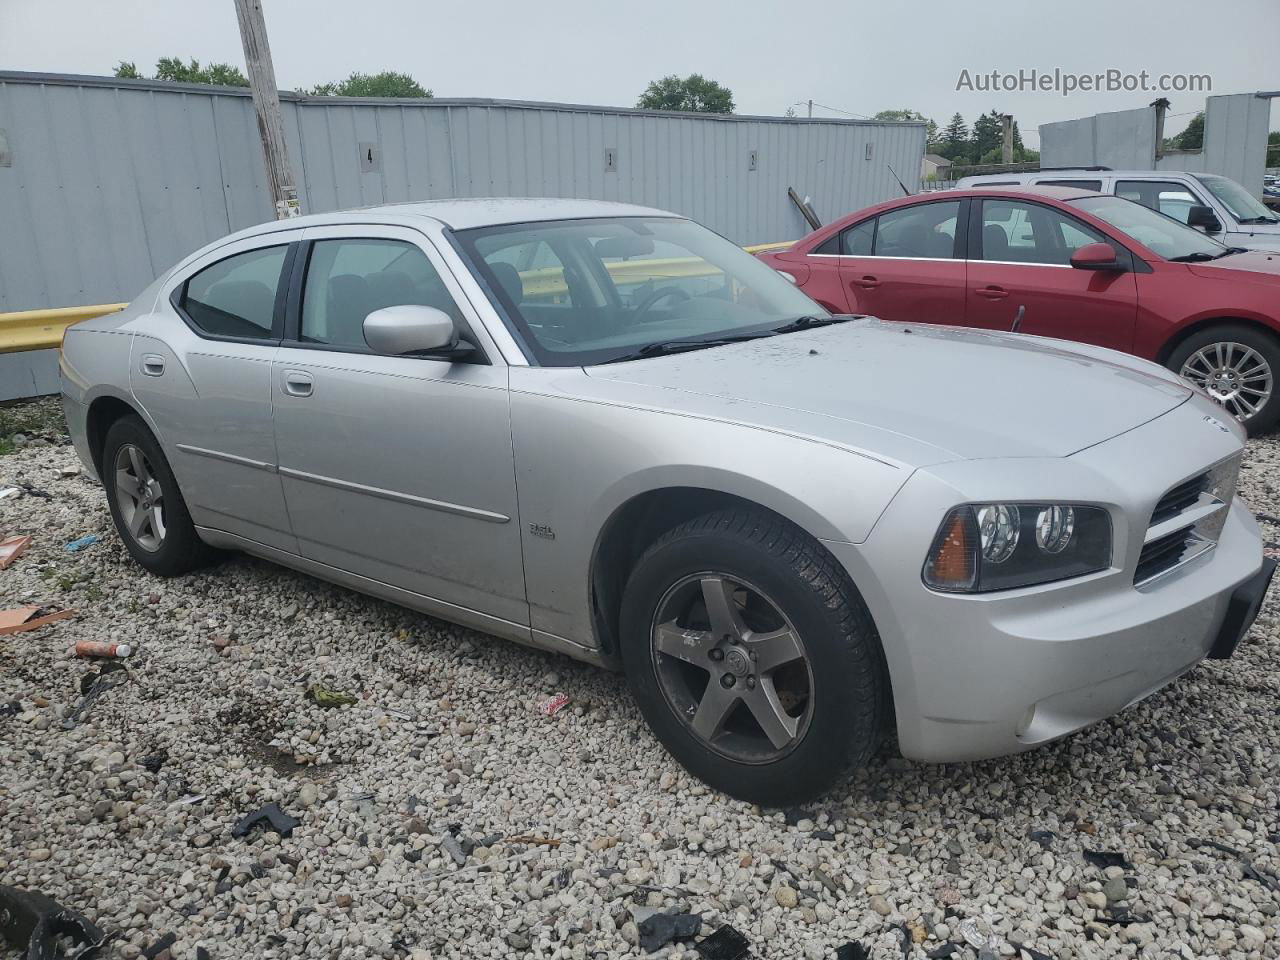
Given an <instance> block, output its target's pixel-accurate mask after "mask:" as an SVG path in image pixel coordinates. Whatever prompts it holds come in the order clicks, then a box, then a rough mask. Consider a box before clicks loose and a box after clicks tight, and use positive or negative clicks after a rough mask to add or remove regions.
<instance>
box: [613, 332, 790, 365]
mask: <svg viewBox="0 0 1280 960" xmlns="http://www.w3.org/2000/svg"><path fill="white" fill-rule="evenodd" d="M772 336H773V331H771V330H765V331H764V332H762V333H735V334H732V335H730V336H726V337H710V338H707V339H703V340H690V339H680V340H658V341H656V342H655V343H646V344H645V345H644V346H643V347H641V348H640V349H639V350H636V351H634V352H632V353H624V354H623V355H622V356H620V357H614V358H613V359H611V360H603V361H601V362H602V363H624V362H625V361H627V360H643V359H645V358H646V357H663V356H667V355H669V354H672V353H688V352H689V351H690V350H702V349H703V348H705V347H722V346H724V345H725V344H728V343H742V342H744V341H746V340H759V339H760V338H761V337H772Z"/></svg>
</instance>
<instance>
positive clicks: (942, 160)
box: [924, 153, 951, 167]
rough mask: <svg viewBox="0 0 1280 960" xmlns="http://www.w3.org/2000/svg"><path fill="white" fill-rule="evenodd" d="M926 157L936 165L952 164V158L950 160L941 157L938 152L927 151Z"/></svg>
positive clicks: (947, 165) (945, 165)
mask: <svg viewBox="0 0 1280 960" xmlns="http://www.w3.org/2000/svg"><path fill="white" fill-rule="evenodd" d="M924 158H925V159H926V160H928V161H929V162H930V163H932V164H934V165H935V166H939V167H949V166H951V161H950V160H948V159H947V158H946V157H940V156H938V155H937V154H936V153H926V154H925V155H924Z"/></svg>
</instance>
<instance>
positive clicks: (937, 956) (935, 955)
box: [925, 943, 960, 960]
mask: <svg viewBox="0 0 1280 960" xmlns="http://www.w3.org/2000/svg"><path fill="white" fill-rule="evenodd" d="M959 950H960V947H959V946H957V945H956V944H954V943H944V944H943V945H942V946H940V947H934V948H933V949H932V950H930V951H929V952H928V953H926V954H925V956H926V957H928V958H929V960H947V957H951V956H955V954H956V953H957V952H958V951H959Z"/></svg>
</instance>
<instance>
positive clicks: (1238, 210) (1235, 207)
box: [1196, 177, 1278, 223]
mask: <svg viewBox="0 0 1280 960" xmlns="http://www.w3.org/2000/svg"><path fill="white" fill-rule="evenodd" d="M1196 179H1197V180H1199V181H1200V182H1201V183H1203V184H1204V185H1205V186H1206V187H1208V188H1209V192H1210V193H1212V194H1213V195H1214V196H1215V197H1217V198H1218V199H1219V200H1221V201H1222V205H1223V206H1224V207H1226V208H1227V209H1228V210H1230V211H1231V215H1232V216H1233V217H1235V218H1236V219H1237V220H1239V221H1240V222H1241V223H1249V222H1252V223H1276V222H1278V221H1277V218H1276V215H1275V214H1274V213H1272V212H1271V211H1270V210H1268V209H1267V208H1266V207H1264V206H1263V205H1262V202H1261V201H1260V200H1258V199H1257V198H1256V197H1255V196H1254V195H1253V194H1251V193H1250V192H1249V191H1248V190H1246V189H1245V188H1244V187H1242V186H1240V184H1238V183H1236V182H1235V181H1234V180H1228V179H1227V178H1226V177H1196Z"/></svg>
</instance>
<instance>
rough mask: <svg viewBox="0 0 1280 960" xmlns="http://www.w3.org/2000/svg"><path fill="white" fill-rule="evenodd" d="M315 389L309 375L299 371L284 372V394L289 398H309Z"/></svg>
mask: <svg viewBox="0 0 1280 960" xmlns="http://www.w3.org/2000/svg"><path fill="white" fill-rule="evenodd" d="M314 387H315V380H314V379H312V377H311V374H309V373H304V372H303V371H301V370H286V371H285V372H284V392H285V393H287V394H288V395H289V396H291V397H309V396H311V391H312V389H313V388H314Z"/></svg>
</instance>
